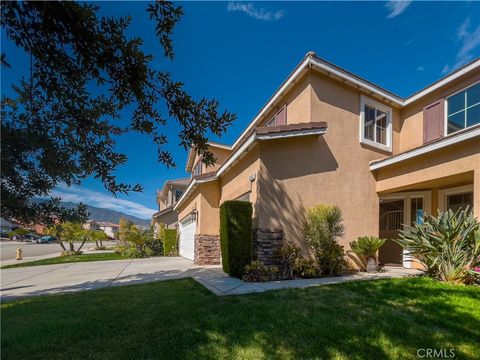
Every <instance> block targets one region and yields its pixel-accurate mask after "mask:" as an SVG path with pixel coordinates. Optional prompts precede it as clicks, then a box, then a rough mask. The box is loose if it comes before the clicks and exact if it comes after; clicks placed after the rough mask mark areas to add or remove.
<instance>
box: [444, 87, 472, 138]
mask: <svg viewBox="0 0 480 360" xmlns="http://www.w3.org/2000/svg"><path fill="white" fill-rule="evenodd" d="M478 83H480V80H479V81H476V82H474V83H472V84H470V85H467V86H465V87H464V88H462V89H460V90H458V91H455V92H454V93H452V94H450V95H448V96H446V97H445V106H444V109H443V111H444V116H443V135H444V136H450V135H453V134H456V133H458V132H459V131H463V130H465V129H469V128H471V127H473V126H475V125H478V124H473V125H471V126H468V127H464V128H463V129H460V130H457V131H454V132H452V133H450V134H449V133H448V99H449V98H451V97H452V96H455V95H457V94H458V93H461V92H462V91H465V90H467V89H468V88H471V87H472V86H475V85H477V84H478ZM476 105H478V104H475V105H472V106H470V107H468V108H467V104H465V107H464V109H463V110H460V111H465V112H466V110H468V109H470V108H471V107H473V106H476ZM458 112H459V111H458ZM455 114H456V113H455ZM452 115H453V114H452ZM466 123H467V117H466V116H465V125H466Z"/></svg>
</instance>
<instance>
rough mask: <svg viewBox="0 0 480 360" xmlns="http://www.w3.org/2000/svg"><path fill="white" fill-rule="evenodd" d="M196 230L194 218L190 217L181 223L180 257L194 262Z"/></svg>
mask: <svg viewBox="0 0 480 360" xmlns="http://www.w3.org/2000/svg"><path fill="white" fill-rule="evenodd" d="M195 228H196V222H195V221H194V220H193V217H192V216H188V217H186V218H185V219H183V220H182V221H181V222H180V226H179V230H180V243H179V245H178V248H179V249H178V250H179V253H180V256H183V257H184V258H187V259H190V260H193V257H194V254H195Z"/></svg>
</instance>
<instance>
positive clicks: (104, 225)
mask: <svg viewBox="0 0 480 360" xmlns="http://www.w3.org/2000/svg"><path fill="white" fill-rule="evenodd" d="M83 228H84V229H87V230H103V232H105V234H107V236H108V237H109V238H111V239H118V231H119V225H118V224H114V223H111V222H109V221H95V220H88V221H87V222H86V223H85V224H83Z"/></svg>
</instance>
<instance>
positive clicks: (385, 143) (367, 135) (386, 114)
mask: <svg viewBox="0 0 480 360" xmlns="http://www.w3.org/2000/svg"><path fill="white" fill-rule="evenodd" d="M360 141H361V142H362V143H364V144H367V145H371V146H374V147H377V148H380V149H382V150H387V151H391V150H392V108H390V107H388V106H385V105H383V104H381V103H379V102H377V101H374V100H372V99H369V98H367V97H365V96H362V97H361V99H360Z"/></svg>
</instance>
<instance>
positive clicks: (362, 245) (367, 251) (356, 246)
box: [350, 236, 385, 272]
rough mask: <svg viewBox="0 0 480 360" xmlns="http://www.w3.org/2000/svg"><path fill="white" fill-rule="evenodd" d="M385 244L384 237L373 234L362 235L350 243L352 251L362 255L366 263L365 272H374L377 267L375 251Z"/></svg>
mask: <svg viewBox="0 0 480 360" xmlns="http://www.w3.org/2000/svg"><path fill="white" fill-rule="evenodd" d="M383 244H385V240H384V239H380V238H378V237H375V236H362V237H359V238H358V239H357V240H356V241H353V242H351V243H350V248H351V249H352V251H353V252H354V253H355V254H357V255H360V256H362V257H363V258H364V259H365V262H366V264H367V266H366V267H367V269H366V270H367V272H375V271H377V269H378V265H377V252H378V250H379V249H380V248H381V247H382V245H383Z"/></svg>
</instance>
